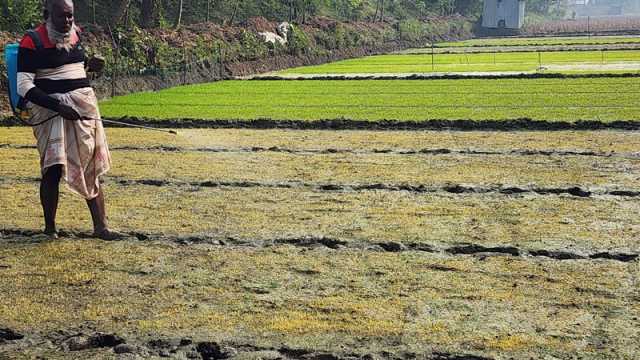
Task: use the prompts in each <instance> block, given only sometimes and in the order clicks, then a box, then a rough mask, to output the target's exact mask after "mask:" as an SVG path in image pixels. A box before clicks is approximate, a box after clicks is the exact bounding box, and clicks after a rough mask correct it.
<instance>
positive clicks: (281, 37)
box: [258, 21, 289, 45]
mask: <svg viewBox="0 0 640 360" xmlns="http://www.w3.org/2000/svg"><path fill="white" fill-rule="evenodd" d="M276 32H277V34H276V33H273V32H268V31H267V32H260V33H258V34H259V35H260V36H262V37H263V38H264V41H265V42H270V43H272V44H275V43H276V41H277V42H278V43H280V45H284V44H286V43H287V33H288V32H289V23H288V22H286V21H285V22H283V23H281V24H280V25H278V27H277V28H276Z"/></svg>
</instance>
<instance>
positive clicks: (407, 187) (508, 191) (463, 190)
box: [0, 177, 640, 198]
mask: <svg viewBox="0 0 640 360" xmlns="http://www.w3.org/2000/svg"><path fill="white" fill-rule="evenodd" d="M14 181H17V182H38V181H40V178H37V177H3V178H0V183H10V182H14ZM104 182H106V183H107V184H109V183H115V184H118V185H121V186H133V185H146V186H157V187H165V186H171V187H189V188H190V190H191V191H193V190H194V189H197V188H270V189H300V188H305V189H308V190H311V191H316V192H323V191H326V192H359V191H372V190H380V191H391V192H395V191H406V192H410V193H417V194H426V193H431V194H437V193H442V194H498V195H507V196H508V195H521V194H530V195H540V196H546V195H571V196H575V197H580V198H587V197H591V196H615V197H623V198H636V197H640V190H633V189H606V188H590V187H587V186H569V187H535V186H522V187H520V186H485V185H473V184H445V185H432V184H429V185H427V184H385V183H371V184H331V183H306V182H256V181H213V180H207V181H192V182H187V181H174V180H163V179H124V178H119V177H110V178H107V179H106V180H105V181H104Z"/></svg>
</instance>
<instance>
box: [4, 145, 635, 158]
mask: <svg viewBox="0 0 640 360" xmlns="http://www.w3.org/2000/svg"><path fill="white" fill-rule="evenodd" d="M2 148H5V149H36V148H37V147H36V146H35V145H18V144H0V149H2ZM110 150H112V151H166V152H179V153H184V152H204V153H266V152H269V153H285V154H354V155H369V154H390V155H431V156H437V155H450V154H454V155H456V154H457V155H520V156H589V157H607V158H631V159H636V158H640V152H638V153H628V154H624V153H614V152H597V151H572V150H530V149H513V150H504V151H491V150H472V149H448V148H422V149H389V148H386V149H384V148H381V149H372V150H356V149H345V148H326V149H292V148H285V147H279V146H271V147H261V146H254V147H250V148H249V147H240V148H218V147H196V148H187V147H180V146H169V145H157V146H112V147H110Z"/></svg>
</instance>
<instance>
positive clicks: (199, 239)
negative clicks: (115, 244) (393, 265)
mask: <svg viewBox="0 0 640 360" xmlns="http://www.w3.org/2000/svg"><path fill="white" fill-rule="evenodd" d="M39 235H41V232H40V231H37V230H29V229H17V228H0V242H7V240H9V241H12V238H13V237H26V238H32V241H33V238H35V239H37V238H38V236H39ZM59 235H60V236H63V237H75V238H80V239H85V238H92V237H93V236H92V234H91V233H89V232H82V231H74V230H71V231H69V230H66V231H65V230H63V231H60V232H59ZM125 235H126V236H127V237H128V239H127V240H132V241H144V242H153V241H159V242H172V243H177V244H180V245H195V244H208V245H216V246H229V247H234V246H236V247H247V246H249V247H255V248H268V247H273V246H279V245H292V246H296V247H303V248H327V249H331V250H364V251H376V252H393V253H398V252H406V251H418V252H426V253H439V254H443V255H450V256H458V255H481V256H487V255H502V256H514V257H524V258H535V257H544V258H549V259H553V260H597V259H604V260H613V261H620V262H632V261H635V260H636V259H638V258H639V257H640V254H638V253H634V252H621V251H608V250H602V249H600V250H595V251H591V252H588V251H585V250H582V251H575V250H574V251H568V250H564V249H522V248H519V247H515V246H510V245H497V244H495V245H491V244H476V243H469V242H458V243H453V244H443V243H439V244H436V243H426V242H395V241H371V242H368V241H362V240H347V239H336V238H329V237H317V236H302V237H292V238H274V239H265V240H251V239H238V238H234V237H228V236H226V237H221V236H215V235H210V234H203V233H197V234H184V235H183V234H179V235H166V234H162V233H150V232H145V231H130V232H125ZM17 240H18V241H20V240H19V239H17ZM36 241H37V240H36ZM434 270H442V271H449V270H445V269H434Z"/></svg>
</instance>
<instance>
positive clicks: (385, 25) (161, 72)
mask: <svg viewBox="0 0 640 360" xmlns="http://www.w3.org/2000/svg"><path fill="white" fill-rule="evenodd" d="M471 28H472V23H471V21H470V20H469V19H467V18H464V17H461V16H452V17H434V18H426V19H424V20H422V21H418V20H406V21H396V22H393V23H392V22H389V21H380V22H364V21H361V22H339V21H336V20H333V19H329V18H323V17H318V18H313V19H310V20H308V21H307V22H306V23H304V24H286V23H284V24H283V23H277V22H273V21H268V20H266V19H264V18H261V17H257V18H251V19H249V20H247V21H246V22H244V23H243V24H240V25H236V26H221V25H218V24H214V23H201V24H194V25H189V26H184V27H180V28H179V29H163V28H157V29H150V30H142V29H140V28H137V27H133V28H130V29H113V31H112V32H109V30H108V29H104V28H100V27H96V26H91V25H86V26H83V29H84V30H83V42H84V45H85V48H86V49H87V52H88V53H89V55H93V54H97V55H101V56H103V57H104V58H105V60H106V67H105V70H104V72H103V73H102V74H101V75H100V76H99V77H96V78H95V79H94V81H93V85H94V87H95V89H96V91H97V93H98V95H99V97H100V98H105V97H109V96H111V95H122V94H127V93H131V92H136V91H144V90H158V89H162V88H166V87H170V86H175V85H181V84H189V83H198V82H207V81H215V80H219V79H225V78H229V77H233V76H247V75H251V74H256V73H260V72H267V71H274V70H281V69H285V68H289V67H295V66H304V65H316V64H321V63H326V62H330V61H336V60H342V59H346V58H353V57H360V56H366V55H372V54H380V53H386V52H389V51H394V50H399V49H403V48H408V47H414V46H425V45H427V44H429V43H431V42H432V41H436V42H437V41H445V40H457V39H466V38H469V37H471V35H472V34H471ZM0 35H1V36H0V40H2V44H1V45H2V48H4V44H5V43H7V42H10V41H15V39H17V38H19V37H20V34H8V33H0ZM267 39H271V40H272V42H269V41H267ZM2 61H3V60H2ZM0 67H1V68H0V70H1V73H2V76H3V78H2V79H1V80H2V85H1V86H2V89H1V90H2V95H1V96H2V100H1V102H2V103H3V107H2V108H1V109H0V110H3V111H4V112H7V110H8V108H7V106H6V104H7V100H6V97H5V96H6V78H5V73H6V72H5V69H4V64H3V63H2V62H0Z"/></svg>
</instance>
